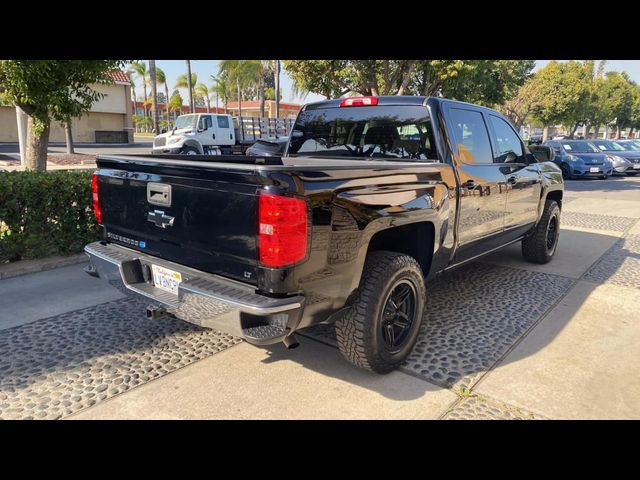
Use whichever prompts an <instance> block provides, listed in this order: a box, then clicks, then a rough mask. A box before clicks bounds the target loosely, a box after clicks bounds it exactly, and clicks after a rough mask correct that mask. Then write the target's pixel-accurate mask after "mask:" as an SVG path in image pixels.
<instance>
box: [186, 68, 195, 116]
mask: <svg viewBox="0 0 640 480" xmlns="http://www.w3.org/2000/svg"><path fill="white" fill-rule="evenodd" d="M185 62H186V63H187V77H186V79H187V90H188V92H189V111H190V112H191V113H193V112H194V111H195V105H194V103H193V86H194V85H195V84H196V82H194V81H193V77H192V76H191V60H185ZM196 81H197V80H196Z"/></svg>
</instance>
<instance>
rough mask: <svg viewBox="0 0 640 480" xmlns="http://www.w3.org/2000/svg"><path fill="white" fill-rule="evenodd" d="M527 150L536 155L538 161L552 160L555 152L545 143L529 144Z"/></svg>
mask: <svg viewBox="0 0 640 480" xmlns="http://www.w3.org/2000/svg"><path fill="white" fill-rule="evenodd" d="M529 151H530V152H531V153H532V154H533V156H534V157H536V160H538V162H553V160H554V159H555V158H556V152H555V151H554V150H553V148H551V147H547V146H546V145H530V146H529Z"/></svg>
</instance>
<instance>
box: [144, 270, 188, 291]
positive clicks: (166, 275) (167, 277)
mask: <svg viewBox="0 0 640 480" xmlns="http://www.w3.org/2000/svg"><path fill="white" fill-rule="evenodd" d="M151 276H152V277H153V285H154V286H155V287H156V288H159V289H160V290H164V291H165V292H169V293H171V294H173V295H175V296H176V297H177V296H178V287H179V286H180V283H182V274H181V273H180V272H176V271H175V270H171V269H170V268H166V267H161V266H160V265H154V264H151Z"/></svg>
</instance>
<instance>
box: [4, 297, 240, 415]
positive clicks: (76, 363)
mask: <svg viewBox="0 0 640 480" xmlns="http://www.w3.org/2000/svg"><path fill="white" fill-rule="evenodd" d="M147 303H148V302H141V301H137V300H132V299H127V298H125V299H121V300H116V301H113V302H109V303H106V304H102V305H98V306H94V307H89V308H85V309H82V310H77V311H74V312H70V313H65V314H62V315H57V316H54V317H50V318H47V319H43V320H39V321H36V322H34V323H30V324H27V325H23V326H20V327H15V328H11V329H7V330H3V331H0V419H31V418H33V419H56V418H61V417H65V416H67V415H70V414H72V413H74V412H76V411H78V410H81V409H83V408H86V407H90V406H92V405H95V404H96V403H97V402H100V401H102V400H105V399H107V398H109V397H112V396H114V395H117V394H120V393H123V392H125V391H127V390H129V389H130V388H133V387H135V386H138V385H142V384H144V383H145V382H148V381H150V380H153V379H155V378H158V377H161V376H163V375H166V374H167V373H170V372H172V371H174V370H176V369H178V368H181V367H184V366H186V365H189V364H190V363H192V362H194V361H197V360H201V359H203V358H205V357H208V356H210V355H213V354H214V353H217V352H219V351H221V350H224V349H226V348H229V347H231V346H232V345H234V344H236V343H238V342H239V341H240V340H239V339H236V338H234V337H231V336H229V335H224V334H221V333H219V332H216V331H214V330H207V329H202V328H199V327H196V326H192V325H190V324H187V323H184V322H182V321H179V320H175V319H171V318H165V319H162V320H156V321H152V320H147V319H146V318H145V317H144V314H143V312H144V307H145V306H146V304H147Z"/></svg>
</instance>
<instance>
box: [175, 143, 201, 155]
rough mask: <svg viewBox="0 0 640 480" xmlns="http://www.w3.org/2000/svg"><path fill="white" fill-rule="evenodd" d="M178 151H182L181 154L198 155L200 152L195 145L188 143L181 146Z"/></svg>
mask: <svg viewBox="0 0 640 480" xmlns="http://www.w3.org/2000/svg"><path fill="white" fill-rule="evenodd" d="M180 153H182V154H183V155H200V152H199V151H198V149H197V148H196V147H190V146H188V145H185V146H184V147H182V149H181V150H180Z"/></svg>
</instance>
